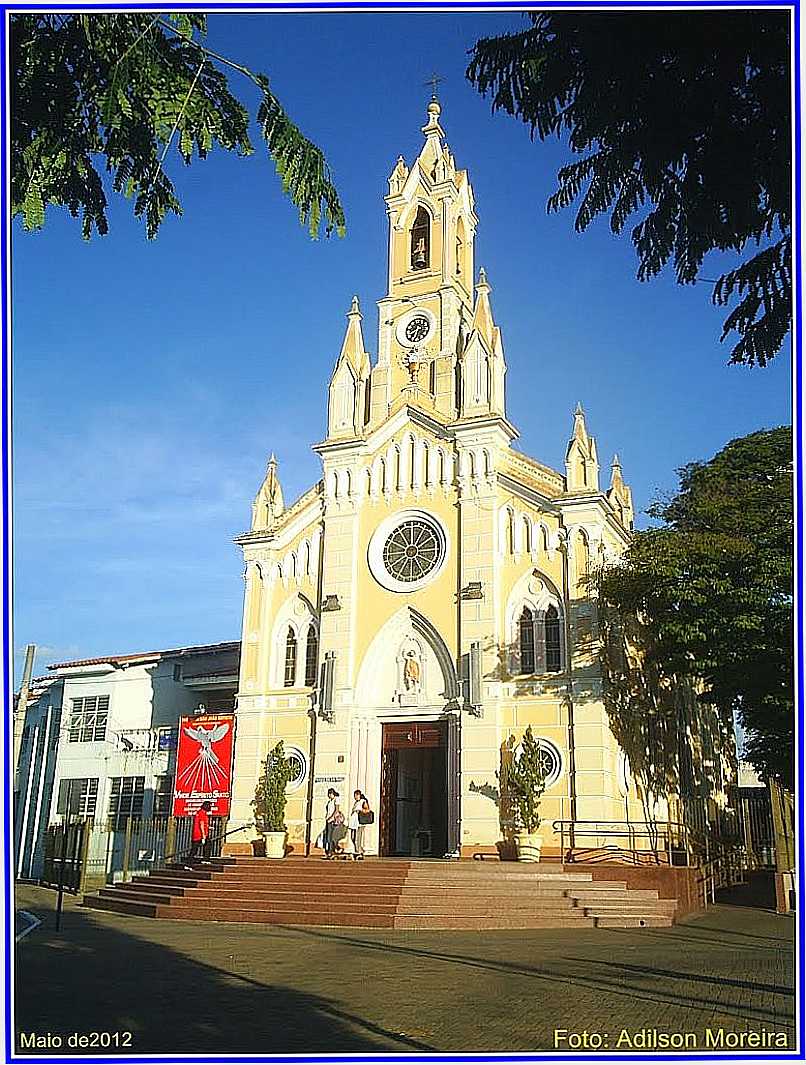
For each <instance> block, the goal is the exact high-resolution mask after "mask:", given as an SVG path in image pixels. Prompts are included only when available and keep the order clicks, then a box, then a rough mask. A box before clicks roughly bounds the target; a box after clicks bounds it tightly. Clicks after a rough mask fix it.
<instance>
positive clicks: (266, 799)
mask: <svg viewBox="0 0 806 1065" xmlns="http://www.w3.org/2000/svg"><path fill="white" fill-rule="evenodd" d="M293 775H294V771H293V769H292V768H291V764H290V762H289V761H288V760H287V758H286V756H285V751H284V750H283V741H282V740H280V742H279V743H278V744H277V746H276V747H274V748H273V749H272V750H271V751H269V753H268V754H267V755H266V760H265V761H264V762H263V765H262V767H261V772H260V777H259V778H258V782H257V787H256V788H255V797H254V799H253V800H252V808H253V809H254V811H255V828H256V829H257V831H258V832H259V833H260V835H261V837H262V841H261V842H264V846H265V855H266V857H267V858H284V857H285V839H286V826H285V807H286V802H287V801H288V800H287V798H286V788H287V786H288V782H289V781H290V780H291V779H292V777H293Z"/></svg>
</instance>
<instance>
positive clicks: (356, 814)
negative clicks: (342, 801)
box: [349, 788, 369, 862]
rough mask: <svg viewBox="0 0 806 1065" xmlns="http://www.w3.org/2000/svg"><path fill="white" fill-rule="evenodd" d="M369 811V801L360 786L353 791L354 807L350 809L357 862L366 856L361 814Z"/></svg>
mask: <svg viewBox="0 0 806 1065" xmlns="http://www.w3.org/2000/svg"><path fill="white" fill-rule="evenodd" d="M367 813H369V802H368V800H367V797H366V795H365V794H364V793H363V791H360V790H359V789H358V788H356V789H355V791H354V792H353V808H352V810H351V811H350V826H349V827H350V838H351V839H352V841H353V856H354V857H355V860H356V861H357V862H360V861H361V860H362V858H363V857H364V827H365V822H364V821H362V819H361V816H360V815H361V814H367Z"/></svg>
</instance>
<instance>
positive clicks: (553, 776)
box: [537, 736, 563, 788]
mask: <svg viewBox="0 0 806 1065" xmlns="http://www.w3.org/2000/svg"><path fill="white" fill-rule="evenodd" d="M537 744H538V747H539V748H540V767H541V769H542V770H543V779H544V781H545V786H546V787H547V788H550V787H551V786H552V784H556V783H557V781H558V780H559V779H560V775H561V773H562V771H563V757H562V755H561V754H560V749H559V747H557V745H556V744H554V743H552V742H551V740H547V739H544V738H543V737H542V736H540V737H537Z"/></svg>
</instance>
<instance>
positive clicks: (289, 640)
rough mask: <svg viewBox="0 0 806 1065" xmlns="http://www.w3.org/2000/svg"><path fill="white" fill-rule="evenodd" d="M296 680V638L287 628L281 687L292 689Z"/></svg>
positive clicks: (290, 629)
mask: <svg viewBox="0 0 806 1065" xmlns="http://www.w3.org/2000/svg"><path fill="white" fill-rule="evenodd" d="M296 679H297V637H296V633H295V632H294V630H293V629H292V628H289V630H288V635H287V636H286V638H285V673H284V677H283V686H284V687H286V688H293V687H294V683H295V681H296Z"/></svg>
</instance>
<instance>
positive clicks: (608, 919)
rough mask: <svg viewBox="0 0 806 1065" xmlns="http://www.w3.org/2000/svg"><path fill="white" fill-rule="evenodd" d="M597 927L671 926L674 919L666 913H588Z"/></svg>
mask: <svg viewBox="0 0 806 1065" xmlns="http://www.w3.org/2000/svg"><path fill="white" fill-rule="evenodd" d="M588 916H589V917H591V918H592V919H593V921H594V923H595V924H596V927H597V928H671V927H672V925H673V924H674V921H673V920H672V918H671V917H670V916H669V915H668V914H665V915H664V914H643V915H637V914H630V915H625V914H622V915H616V914H588Z"/></svg>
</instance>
